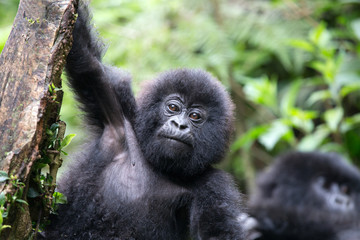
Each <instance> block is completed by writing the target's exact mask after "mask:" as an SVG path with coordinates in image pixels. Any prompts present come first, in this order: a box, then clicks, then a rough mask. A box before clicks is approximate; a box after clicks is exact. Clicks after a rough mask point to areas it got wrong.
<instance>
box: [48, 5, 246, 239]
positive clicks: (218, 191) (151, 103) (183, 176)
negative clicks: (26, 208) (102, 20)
mask: <svg viewBox="0 0 360 240" xmlns="http://www.w3.org/2000/svg"><path fill="white" fill-rule="evenodd" d="M89 19H90V18H89V13H88V7H87V6H86V5H81V6H80V7H79V18H78V20H77V23H76V26H75V29H74V34H73V36H74V44H73V47H72V50H71V52H70V54H69V56H68V58H67V65H66V71H67V74H68V79H69V82H70V84H71V86H72V88H73V90H74V91H75V93H76V95H77V98H78V100H79V102H80V103H81V107H82V109H83V110H84V112H85V114H86V119H87V124H88V126H89V127H90V128H91V130H92V134H93V136H92V137H91V139H92V140H90V143H88V144H87V145H86V147H85V149H84V151H83V154H82V155H80V156H79V157H78V159H77V161H76V162H75V163H73V165H72V166H71V167H70V169H69V171H68V172H67V173H66V174H65V176H63V177H62V179H61V180H60V182H59V187H58V189H59V191H60V192H63V193H65V195H66V196H67V198H68V204H67V205H64V206H61V208H60V209H59V211H58V212H59V215H58V216H55V217H53V218H52V221H51V225H50V226H49V227H48V229H47V230H46V232H45V235H46V238H47V239H86V240H88V239H97V240H98V239H107V240H108V239H144V240H151V239H154V240H161V239H166V240H170V239H171V240H177V239H179V240H180V239H189V238H190V237H192V238H193V239H219V240H220V239H221V240H225V239H229V240H230V239H244V233H243V229H242V226H241V223H240V220H239V219H240V218H239V216H240V215H242V214H243V210H242V208H241V196H240V193H239V192H238V191H237V189H236V187H235V184H234V182H233V180H232V179H231V177H230V176H228V175H227V174H226V173H224V172H222V171H220V170H216V169H214V168H212V167H211V164H212V163H216V162H218V161H220V160H221V158H222V157H223V155H224V153H225V151H226V149H227V147H228V143H229V139H230V135H231V132H232V122H233V119H232V114H233V113H232V111H233V105H232V103H231V101H230V99H229V96H228V94H227V93H226V91H225V90H224V88H223V87H222V86H221V85H220V84H219V83H218V81H217V80H216V79H214V78H213V77H212V76H210V74H208V73H206V72H204V71H201V70H189V69H179V70H173V71H169V72H166V73H163V74H161V75H160V76H159V77H158V78H157V79H156V80H155V81H153V82H152V83H151V85H149V86H147V87H146V88H144V89H145V90H144V91H143V92H142V93H141V94H140V97H139V99H138V101H137V102H138V106H137V103H136V101H135V99H134V97H133V94H132V91H131V86H130V77H129V75H128V74H126V73H124V72H123V71H121V70H118V69H116V68H114V67H108V66H105V65H104V64H102V63H101V56H102V55H103V49H104V46H103V44H102V43H101V41H99V39H98V38H97V37H96V34H95V33H93V32H92V31H93V30H92V27H91V26H90V24H89ZM173 95H175V96H176V101H177V102H179V106H180V105H181V106H180V107H182V111H178V112H172V111H170V110H169V109H168V108H167V107H168V105H166V101H168V100H167V99H168V98H169V96H173ZM171 101H173V100H171ZM174 101H175V100H174ZM193 109H194V110H193ZM191 111H197V112H199V113H201V114H202V115H201V117H202V118H201V119H200V120H198V119H196V118H195V119H192V120H191V119H190V115H189V113H190V114H192V112H191ZM196 117H197V116H196ZM177 119H180V120H179V121H186V123H184V124H182V123H181V122H179V123H177V122H176V121H177ZM184 119H185V120H184ZM179 124H180V125H179ZM181 124H182V125H181ZM161 128H163V132H164V133H165V135H166V134H175V137H178V138H182V139H180V140H179V139H178V140H179V141H178V140H173V139H169V138H162V137H161V136H160V135H159V131H160V130H159V129H161ZM183 136H186V139H185V138H183ZM167 137H169V136H167ZM188 139H190V140H188ZM184 142H185V143H184Z"/></svg>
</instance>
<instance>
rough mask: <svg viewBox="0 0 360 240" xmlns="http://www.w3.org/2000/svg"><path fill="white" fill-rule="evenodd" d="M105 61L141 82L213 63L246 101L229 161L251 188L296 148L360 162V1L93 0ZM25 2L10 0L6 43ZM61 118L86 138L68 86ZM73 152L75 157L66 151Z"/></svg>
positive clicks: (0, 23)
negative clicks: (280, 156) (277, 160)
mask: <svg viewBox="0 0 360 240" xmlns="http://www.w3.org/2000/svg"><path fill="white" fill-rule="evenodd" d="M91 5H92V7H93V12H94V24H95V26H96V27H97V29H98V31H99V32H100V35H101V36H102V37H103V38H104V39H105V41H106V43H107V44H108V51H107V54H106V55H105V60H104V61H105V62H106V63H109V64H112V65H116V66H118V67H121V68H124V69H126V70H128V71H129V72H130V73H131V74H132V75H133V81H134V83H133V86H134V91H135V92H136V91H137V90H138V89H139V87H140V86H141V84H140V82H141V81H144V80H148V79H151V78H153V77H154V76H156V75H157V74H158V73H159V72H161V71H164V70H168V69H172V68H179V67H191V68H203V69H206V70H208V71H209V72H211V73H212V74H213V75H214V76H216V77H217V78H218V79H220V80H221V81H222V83H223V84H224V85H225V86H226V87H227V89H228V91H229V92H230V94H231V95H232V98H233V100H234V102H235V104H236V133H235V134H234V143H233V144H232V145H231V150H230V151H229V154H228V157H227V158H226V160H225V161H224V162H223V163H222V164H221V165H220V167H221V168H223V169H226V170H227V171H229V172H231V173H233V174H234V176H235V177H236V178H237V179H238V181H239V183H240V184H241V187H242V188H244V189H245V190H246V189H247V190H251V189H252V184H253V182H254V181H253V180H254V177H255V174H256V172H257V171H259V170H261V169H263V168H264V167H266V166H267V165H269V164H270V163H271V161H273V158H274V157H275V156H276V155H278V154H280V153H283V152H286V151H289V150H295V149H298V150H321V151H335V152H339V153H341V154H343V155H344V157H345V158H347V159H348V160H349V161H351V162H352V163H354V164H356V165H357V166H360V111H359V110H360V59H359V55H360V1H359V0H358V1H355V0H353V1H351V0H317V1H314V0H284V1H276V0H272V1H270V0H262V1H260V0H253V1H251V0H247V1H245V0H243V1H240V0H196V1H194V0H123V1H120V0H106V1H104V0H102V1H100V0H93V1H92V4H91ZM17 6H18V0H0V51H1V50H2V49H3V47H4V44H5V41H6V39H7V37H8V34H9V32H10V30H11V25H12V21H13V19H14V16H15V14H16V10H17ZM64 91H65V99H64V102H63V107H62V111H61V118H62V119H63V120H64V121H66V123H67V125H68V128H67V133H68V134H69V133H76V134H77V136H76V138H75V139H74V140H73V142H72V144H71V145H70V146H69V147H68V148H66V149H65V150H66V151H67V152H68V153H69V155H70V157H71V155H73V151H74V149H77V148H78V146H79V145H78V144H80V143H81V142H84V141H86V139H87V134H86V130H85V129H86V126H83V125H81V113H80V112H79V111H78V109H77V108H75V107H74V106H75V104H76V103H75V102H74V100H73V98H72V95H71V93H70V92H69V90H68V88H67V87H66V86H65V85H64ZM64 158H65V159H67V158H68V157H66V156H64Z"/></svg>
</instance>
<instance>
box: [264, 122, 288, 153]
mask: <svg viewBox="0 0 360 240" xmlns="http://www.w3.org/2000/svg"><path fill="white" fill-rule="evenodd" d="M289 131H291V129H290V128H289V126H287V125H286V124H284V123H283V122H281V121H275V122H273V123H272V124H271V127H270V128H269V129H268V130H267V131H266V133H265V134H263V135H261V136H260V138H259V142H260V143H261V144H262V145H264V147H265V148H266V149H267V150H272V149H273V148H274V147H275V145H276V144H277V143H278V142H279V140H280V139H281V138H282V137H283V136H284V135H286V134H287V133H289Z"/></svg>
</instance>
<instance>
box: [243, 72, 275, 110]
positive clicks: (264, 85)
mask: <svg viewBox="0 0 360 240" xmlns="http://www.w3.org/2000/svg"><path fill="white" fill-rule="evenodd" d="M244 92H245V94H246V97H247V98H248V99H249V100H251V101H253V102H255V103H257V104H261V105H265V106H267V107H269V108H270V109H276V108H277V96H276V95H277V82H276V81H272V80H270V79H268V78H266V77H265V78H262V79H258V80H255V79H254V81H252V82H248V83H246V84H245V86H244Z"/></svg>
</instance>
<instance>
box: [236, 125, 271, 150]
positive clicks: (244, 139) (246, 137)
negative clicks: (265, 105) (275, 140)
mask: <svg viewBox="0 0 360 240" xmlns="http://www.w3.org/2000/svg"><path fill="white" fill-rule="evenodd" d="M269 127H270V126H269V125H261V126H257V127H254V128H251V129H250V130H248V131H247V132H246V133H245V134H243V135H242V136H241V137H240V138H238V139H237V140H236V141H235V142H234V143H233V145H232V146H231V150H232V151H237V150H239V149H240V148H243V147H244V148H249V147H251V145H252V144H253V143H254V141H256V139H257V138H258V137H259V136H260V135H261V134H263V133H264V132H266V130H267V129H268V128H269Z"/></svg>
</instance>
